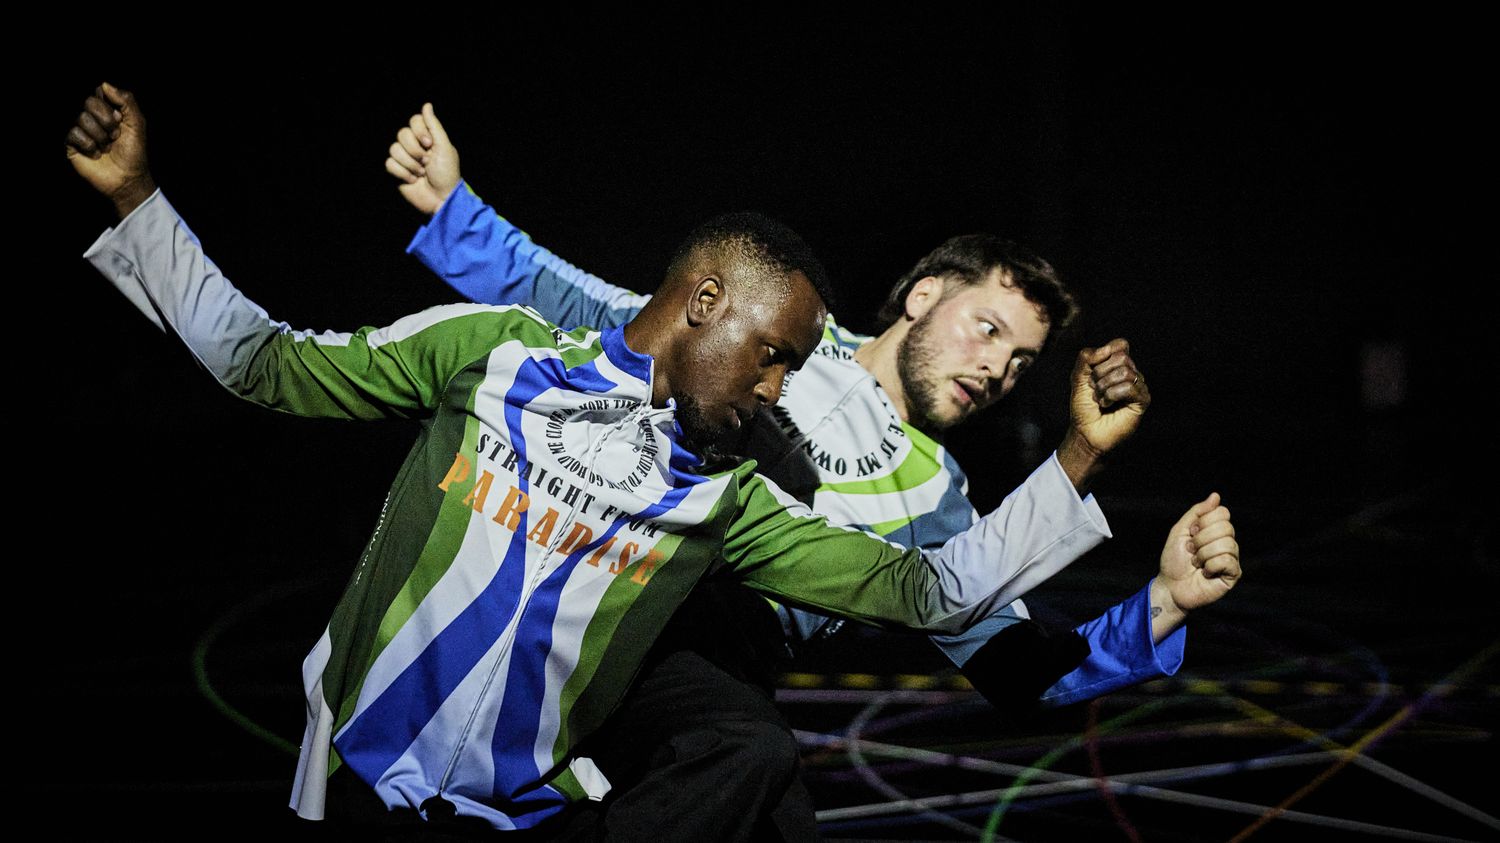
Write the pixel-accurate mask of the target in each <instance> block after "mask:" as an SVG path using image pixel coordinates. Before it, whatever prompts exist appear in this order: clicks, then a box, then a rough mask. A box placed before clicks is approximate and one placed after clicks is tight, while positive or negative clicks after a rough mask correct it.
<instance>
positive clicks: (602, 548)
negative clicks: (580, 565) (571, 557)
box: [585, 536, 615, 568]
mask: <svg viewBox="0 0 1500 843" xmlns="http://www.w3.org/2000/svg"><path fill="white" fill-rule="evenodd" d="M614 544H615V537H614V536H610V537H609V540H608V541H606V542H605V543H604V544H601V545H599V549H598V550H596V551H594V555H593V556H590V557H589V558H588V559H586V560H585V561H586V562H588V563H589V564H590V565H593V566H594V567H595V568H597V567H599V560H600V559H602V558H603V557H604V554H606V553H608V552H609V549H610V548H611V547H614Z"/></svg>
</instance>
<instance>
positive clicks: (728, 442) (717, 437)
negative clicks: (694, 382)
mask: <svg viewBox="0 0 1500 843" xmlns="http://www.w3.org/2000/svg"><path fill="white" fill-rule="evenodd" d="M677 425H678V426H679V427H681V428H682V444H683V445H685V446H687V449H688V450H689V451H692V452H693V453H694V454H696V455H697V456H698V460H699V467H701V468H705V469H713V468H716V467H719V466H722V465H725V464H733V463H737V462H742V461H743V460H742V459H741V458H740V457H738V456H737V455H736V454H734V453H733V452H732V448H733V444H734V442H735V440H736V438H737V437H736V436H735V435H734V432H733V431H729V432H720V431H716V430H715V429H714V427H713V425H711V424H709V423H708V420H707V419H706V418H704V415H703V407H702V406H701V405H700V404H699V403H698V399H696V398H694V397H693V396H691V395H683V396H681V397H679V398H678V399H677Z"/></svg>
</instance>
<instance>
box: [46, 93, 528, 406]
mask: <svg viewBox="0 0 1500 843" xmlns="http://www.w3.org/2000/svg"><path fill="white" fill-rule="evenodd" d="M66 145H67V154H68V159H69V161H71V162H72V163H73V165H74V168H75V169H76V170H77V171H78V173H79V174H80V175H81V176H83V178H84V179H85V180H87V181H88V182H89V183H90V184H91V185H93V186H94V188H95V189H97V190H99V192H100V193H102V194H103V195H105V196H106V197H108V198H109V199H110V200H111V202H112V203H113V204H114V205H115V209H116V211H117V212H118V213H119V214H120V215H121V217H122V221H121V223H120V224H119V225H118V226H116V227H114V228H112V229H110V230H108V231H106V232H105V233H104V234H103V235H102V236H100V238H99V239H98V240H97V241H96V242H95V243H94V244H93V246H91V247H90V248H89V250H88V252H87V253H86V254H85V257H87V258H88V259H89V261H90V262H91V263H93V264H94V266H95V267H96V268H97V269H98V270H99V271H100V272H101V273H102V274H104V276H105V277H106V278H108V279H109V280H110V281H111V282H113V283H114V284H115V286H116V287H118V288H119V289H120V290H121V292H123V293H124V294H125V296H126V297H127V298H128V299H129V300H130V301H131V302H132V303H133V304H134V305H135V306H136V307H137V308H138V309H140V310H141V311H142V313H143V314H145V315H146V317H147V318H148V319H151V320H152V322H153V323H155V324H156V325H157V326H158V327H161V328H163V330H169V331H171V332H174V333H176V334H177V335H178V336H180V337H181V338H182V340H183V341H184V342H185V343H186V344H187V346H188V348H189V349H190V350H191V351H192V353H193V355H194V356H195V358H196V359H197V360H198V362H199V363H200V364H201V365H203V367H204V368H206V369H208V370H209V372H210V373H211V374H213V375H214V377H215V378H216V379H218V381H219V382H220V383H221V384H223V385H224V386H225V387H226V388H227V389H229V390H230V391H231V392H233V393H235V394H236V395H239V396H241V397H243V398H246V399H248V400H251V401H254V402H256V403H259V404H262V405H265V406H268V407H271V408H273V409H278V410H283V411H286V412H290V413H296V414H299V415H313V416H327V417H335V418H382V417H391V416H402V417H411V416H422V415H426V414H427V413H429V412H430V411H431V410H432V409H433V408H434V407H436V406H437V403H438V400H439V398H440V396H441V394H442V390H443V388H444V387H445V386H446V384H447V381H448V380H449V379H450V378H451V377H452V375H453V374H454V373H456V372H457V371H459V370H460V369H461V368H462V367H463V366H464V365H466V364H467V363H468V362H470V361H471V360H473V359H474V358H475V357H477V356H478V355H480V354H482V353H484V351H485V350H487V349H488V348H492V347H493V346H494V345H495V344H496V341H495V337H496V334H497V330H498V322H500V321H501V320H502V313H503V312H501V311H498V310H496V309H494V308H486V307H481V306H477V305H454V306H450V307H446V308H434V309H432V310H429V311H427V312H425V313H422V314H418V315H416V316H411V317H407V318H405V319H402V320H400V321H398V322H396V323H395V324H393V325H391V326H390V327H388V328H382V329H374V328H364V329H361V330H359V331H357V332H354V333H352V334H344V333H333V332H326V333H322V334H312V333H309V332H305V331H295V330H293V329H292V328H291V327H289V326H288V325H286V324H285V323H282V322H277V321H274V320H272V319H271V318H270V317H269V316H267V315H266V312H265V311H264V310H262V309H261V308H260V307H259V306H257V305H256V304H255V303H254V302H252V301H250V300H249V299H248V298H246V297H245V296H244V294H242V293H241V292H240V291H239V290H237V289H236V288H235V287H234V286H233V285H232V284H230V283H229V281H228V279H226V278H225V277H224V276H223V274H222V273H220V272H219V269H218V267H217V266H215V265H214V263H213V261H211V260H209V259H208V257H207V256H206V255H205V254H204V252H203V249H202V246H201V245H200V244H199V242H198V238H197V237H195V236H194V235H193V233H192V231H190V230H189V229H188V227H187V225H186V223H184V222H183V221H182V220H181V218H179V217H178V215H177V213H176V212H175V211H174V210H173V209H172V206H171V205H170V204H169V203H168V202H167V200H166V198H165V197H164V196H163V195H162V194H161V192H160V191H158V190H156V187H155V183H154V181H153V180H152V178H151V174H150V169H149V167H148V166H147V158H146V142H145V120H144V118H143V117H142V115H141V113H140V109H139V107H138V106H137V105H136V102H135V99H134V97H132V96H131V95H130V94H129V93H128V92H125V91H119V90H117V89H115V88H113V87H110V86H108V85H102V86H100V88H99V89H98V90H96V91H95V94H94V95H93V96H91V97H89V98H88V100H87V101H86V102H85V104H84V111H83V113H82V115H81V116H80V117H79V119H78V121H77V124H76V125H75V126H74V127H73V128H72V129H70V130H69V132H68V137H67V141H66ZM538 321H539V320H538Z"/></svg>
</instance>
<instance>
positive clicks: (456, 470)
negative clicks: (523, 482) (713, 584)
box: [437, 454, 667, 585]
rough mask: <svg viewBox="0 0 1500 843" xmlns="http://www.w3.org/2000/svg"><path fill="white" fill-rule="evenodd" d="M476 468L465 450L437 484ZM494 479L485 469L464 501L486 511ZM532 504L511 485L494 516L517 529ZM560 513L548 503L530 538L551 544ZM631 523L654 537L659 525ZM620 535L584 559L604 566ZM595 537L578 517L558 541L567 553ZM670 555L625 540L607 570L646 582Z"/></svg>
mask: <svg viewBox="0 0 1500 843" xmlns="http://www.w3.org/2000/svg"><path fill="white" fill-rule="evenodd" d="M473 472H474V463H473V462H472V461H470V460H469V458H468V457H466V456H464V455H463V454H455V455H454V456H453V465H451V466H449V467H448V473H447V474H445V475H444V476H443V479H442V481H441V482H440V483H438V484H437V486H438V488H439V489H441V490H443V491H444V492H447V491H450V490H451V487H452V485H453V484H454V483H460V484H461V483H463V482H464V481H465V480H468V479H469V475H471V474H473ZM494 482H495V475H494V474H492V473H491V472H489V471H481V472H480V474H479V479H478V480H476V481H475V482H474V485H473V486H472V487H471V488H470V489H469V490H468V492H467V493H466V494H465V495H464V498H463V502H464V505H466V506H469V507H472V508H473V509H474V511H475V512H480V513H482V512H483V511H484V505H485V501H486V500H488V499H489V494H490V488H491V486H493V485H494ZM460 488H462V486H460ZM455 494H456V492H455ZM574 497H576V496H574ZM589 500H590V501H592V497H589ZM564 502H565V503H569V504H571V503H572V501H571V500H570V499H564ZM530 506H531V497H530V496H529V495H527V494H526V493H525V492H523V491H521V490H520V489H519V488H517V487H515V486H507V487H506V489H505V498H504V499H503V500H502V501H501V502H500V508H499V509H498V510H496V512H495V517H494V518H493V519H491V520H493V521H494V522H495V523H496V524H503V525H505V527H506V529H508V530H510V531H511V532H513V533H514V532H516V531H517V530H518V529H519V528H520V525H521V513H523V512H526V511H527V510H528V509H529V508H530ZM613 511H615V510H614V508H613V507H610V508H609V509H606V510H605V512H613ZM560 514H561V513H559V512H558V511H557V510H556V509H554V508H553V507H550V506H549V507H547V508H546V509H545V510H544V511H543V512H542V514H541V516H539V517H538V518H537V519H536V523H535V524H534V525H532V528H531V532H529V533H527V534H526V540H527V541H529V542H531V543H533V544H535V545H537V546H539V547H543V548H545V547H547V546H548V545H549V544H550V543H551V541H552V534H553V532H554V531H555V530H556V529H557V521H558V517H559V515H560ZM629 527H630V529H631V530H636V531H641V532H643V533H644V535H646V536H647V537H653V536H655V535H656V530H657V529H658V527H659V525H657V524H654V523H651V522H648V521H645V520H638V521H631V522H629ZM618 538H619V537H618V536H610V537H609V538H607V539H605V540H604V543H603V544H601V545H599V547H597V548H595V549H594V551H593V553H591V554H589V557H588V558H587V559H585V560H584V561H585V562H587V563H588V564H589V565H592V566H593V567H595V568H598V567H600V565H601V563H603V562H604V559H605V557H606V556H610V552H611V551H613V550H614V549H615V543H616V541H617V539H618ZM593 540H594V529H593V528H592V527H590V526H589V525H587V524H584V523H583V522H582V521H574V522H573V523H572V526H571V528H570V529H569V530H568V536H567V538H565V539H563V541H562V542H560V543H559V544H558V546H557V548H556V552H557V553H560V554H562V555H563V556H571V555H572V554H574V553H581V552H584V550H585V549H586V548H587V547H588V545H589V544H590V543H591V542H592V541H593ZM666 559H667V557H666V555H665V554H663V553H662V552H661V551H659V550H657V549H656V548H655V547H652V548H650V549H648V550H647V551H646V554H645V555H644V556H641V545H640V544H639V543H638V542H634V541H625V542H622V543H621V545H620V548H619V551H618V552H617V553H614V554H613V555H612V556H610V559H609V562H608V567H607V568H606V570H608V571H609V573H611V574H614V575H615V576H619V575H620V574H622V573H625V572H626V570H627V569H631V568H633V569H634V572H633V573H632V574H631V577H630V581H631V582H633V583H636V584H638V585H645V584H646V583H647V582H648V581H650V579H651V577H652V575H653V574H655V573H656V569H657V567H658V566H659V565H660V564H661V563H662V562H665V561H666Z"/></svg>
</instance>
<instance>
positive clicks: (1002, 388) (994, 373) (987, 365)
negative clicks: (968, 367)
mask: <svg viewBox="0 0 1500 843" xmlns="http://www.w3.org/2000/svg"><path fill="white" fill-rule="evenodd" d="M1014 353H1015V349H1014V348H1012V347H1011V346H1010V344H1009V343H1003V342H996V343H989V344H987V345H986V346H985V348H984V352H983V353H982V354H981V355H980V360H979V368H980V370H981V371H983V372H984V374H985V377H987V378H989V381H990V385H989V391H990V395H991V396H993V397H995V398H1003V397H1005V395H1006V393H1008V392H1010V391H1011V388H1013V387H1014V386H1015V385H1016V373H1015V371H1014V370H1013V369H1011V366H1010V358H1011V355H1012V354H1014Z"/></svg>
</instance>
